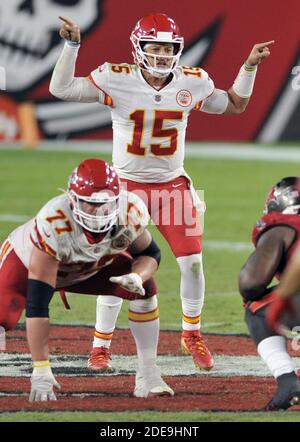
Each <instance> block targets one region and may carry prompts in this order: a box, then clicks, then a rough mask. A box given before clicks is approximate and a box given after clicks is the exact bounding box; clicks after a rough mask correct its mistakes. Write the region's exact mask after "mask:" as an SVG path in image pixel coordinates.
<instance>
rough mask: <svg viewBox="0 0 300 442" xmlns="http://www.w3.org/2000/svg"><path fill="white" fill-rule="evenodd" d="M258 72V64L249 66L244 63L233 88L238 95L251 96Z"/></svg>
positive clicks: (242, 96)
mask: <svg viewBox="0 0 300 442" xmlns="http://www.w3.org/2000/svg"><path fill="white" fill-rule="evenodd" d="M256 72H257V66H248V65H246V64H243V66H242V67H241V69H240V71H239V73H238V76H237V77H236V79H235V80H234V83H233V86H232V89H233V90H234V92H235V93H236V95H238V96H239V97H241V98H249V97H251V94H252V91H253V87H254V82H255V77H256Z"/></svg>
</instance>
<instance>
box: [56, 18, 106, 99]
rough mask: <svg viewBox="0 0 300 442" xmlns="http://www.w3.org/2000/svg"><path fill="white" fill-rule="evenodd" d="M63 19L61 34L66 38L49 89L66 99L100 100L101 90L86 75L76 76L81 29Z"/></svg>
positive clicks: (58, 96)
mask: <svg viewBox="0 0 300 442" xmlns="http://www.w3.org/2000/svg"><path fill="white" fill-rule="evenodd" d="M60 19H61V20H62V21H63V24H62V26H61V29H60V31H59V35H60V36H61V38H63V39H65V40H66V43H65V46H64V48H63V50H62V53H61V54H60V57H59V59H58V61H57V63H56V65H55V68H54V71H53V74H52V78H51V82H50V87H49V90H50V92H51V94H52V95H54V96H55V97H57V98H60V99H61V100H64V101H79V102H82V103H93V102H98V101H99V90H98V89H97V88H96V87H95V86H94V85H93V84H92V83H91V82H90V81H89V80H88V79H87V78H84V77H75V76H74V75H75V64H76V59H77V55H78V51H79V47H80V29H79V27H78V26H77V25H76V24H75V23H73V22H71V21H70V20H68V19H66V18H63V17H60Z"/></svg>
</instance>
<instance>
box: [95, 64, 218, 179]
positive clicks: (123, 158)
mask: <svg viewBox="0 0 300 442" xmlns="http://www.w3.org/2000/svg"><path fill="white" fill-rule="evenodd" d="M89 79H90V80H91V81H92V83H93V84H94V85H95V86H97V87H98V89H99V90H101V91H102V94H100V97H102V103H103V104H106V105H109V106H110V111H111V117H112V124H113V163H114V167H115V168H116V170H117V173H118V175H119V177H120V178H127V179H129V180H132V181H138V182H142V183H161V182H167V181H171V180H173V179H175V178H177V177H179V176H180V175H184V174H185V172H184V168H183V161H184V149H185V132H186V127H187V121H188V116H189V114H190V112H191V111H192V110H193V109H200V108H201V105H202V102H203V100H205V99H206V98H207V97H208V96H209V95H211V94H212V92H213V91H214V83H213V81H212V80H211V79H210V78H209V76H208V74H207V73H206V72H205V71H204V70H203V69H201V68H190V67H186V68H184V67H178V68H177V69H176V70H175V71H174V72H173V78H172V80H171V81H170V83H168V84H167V85H166V86H165V87H163V88H162V89H160V90H159V91H158V90H156V89H154V88H153V87H152V86H150V85H149V84H148V83H147V82H146V80H145V79H144V77H143V76H142V73H141V70H140V69H139V68H138V67H137V66H136V65H129V64H120V65H115V64H111V63H104V64H103V65H102V66H100V67H99V68H97V69H95V70H94V71H93V72H92V73H91V74H90V76H89Z"/></svg>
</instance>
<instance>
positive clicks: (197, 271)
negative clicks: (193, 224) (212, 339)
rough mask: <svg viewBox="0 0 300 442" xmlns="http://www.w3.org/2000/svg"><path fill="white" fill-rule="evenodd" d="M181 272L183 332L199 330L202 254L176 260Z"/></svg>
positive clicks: (202, 274) (202, 277)
mask: <svg viewBox="0 0 300 442" xmlns="http://www.w3.org/2000/svg"><path fill="white" fill-rule="evenodd" d="M177 262H178V265H179V267H180V271H181V284H180V297H181V305H182V312H183V317H182V328H183V330H187V331H189V330H190V331H191V330H200V325H201V316H200V314H201V310H202V307H203V303H204V290H205V279H204V273H203V266H202V253H199V254H195V255H190V256H181V257H179V258H177Z"/></svg>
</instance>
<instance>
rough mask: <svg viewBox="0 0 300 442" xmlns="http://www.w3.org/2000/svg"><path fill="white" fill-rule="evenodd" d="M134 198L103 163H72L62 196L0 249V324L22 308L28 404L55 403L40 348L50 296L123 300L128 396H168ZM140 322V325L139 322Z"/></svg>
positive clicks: (13, 319) (146, 246)
mask: <svg viewBox="0 0 300 442" xmlns="http://www.w3.org/2000/svg"><path fill="white" fill-rule="evenodd" d="M148 221H149V214H148V211H147V208H146V207H145V205H144V203H143V201H142V200H141V199H140V198H139V197H138V196H137V195H135V194H133V193H129V192H125V191H120V182H119V178H118V175H117V173H116V171H115V170H114V169H113V167H111V166H109V165H108V164H107V163H106V162H105V161H102V160H100V159H89V160H85V161H83V162H82V163H80V164H79V166H78V167H77V168H76V169H75V170H74V171H73V173H72V175H71V176H70V179H69V183H68V191H67V192H65V193H64V194H63V195H60V196H57V197H55V198H53V199H51V200H50V201H48V202H47V203H46V204H45V205H44V206H43V207H42V209H41V210H40V211H39V213H38V214H37V216H36V217H35V218H33V219H31V220H30V221H28V222H27V223H26V224H23V225H22V226H20V227H18V228H17V229H16V230H14V231H13V232H12V233H11V234H10V235H9V237H8V238H7V240H6V241H4V243H3V244H2V247H1V248H0V325H1V326H2V327H4V328H5V329H6V330H10V329H12V328H13V327H14V326H15V325H16V323H17V322H18V320H19V319H20V317H21V314H22V311H23V310H24V307H25V304H26V329H27V338H28V344H29V348H30V351H31V355H32V359H33V367H34V368H33V373H32V377H31V393H30V401H47V400H48V399H50V400H55V399H56V397H55V393H54V391H53V387H54V386H55V387H58V388H60V386H59V384H58V383H57V381H56V379H55V378H54V376H53V374H52V371H51V367H50V363H49V349H48V335H49V303H50V300H51V298H52V296H53V293H54V291H55V290H62V289H63V290H67V291H69V292H72V293H81V294H91V295H115V296H117V297H120V298H124V299H128V300H129V309H130V315H129V320H130V328H131V331H132V334H133V336H134V339H135V342H136V346H137V353H138V370H137V374H136V383H135V390H134V395H135V396H137V397H147V396H149V395H151V396H153V395H171V396H172V395H174V392H173V390H172V389H171V388H170V387H169V386H168V385H167V384H166V383H165V382H164V381H163V380H162V378H161V376H160V372H159V369H158V367H157V366H156V352H157V343H158V333H159V313H158V308H157V297H156V285H155V282H154V280H153V278H152V276H153V274H154V273H155V271H156V269H157V267H158V264H159V260H160V251H159V248H158V247H157V245H156V244H155V242H154V241H153V239H152V237H151V235H150V233H149V231H148V230H147V229H146V226H147V224H148ZM145 317H146V318H147V322H144V319H145Z"/></svg>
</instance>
